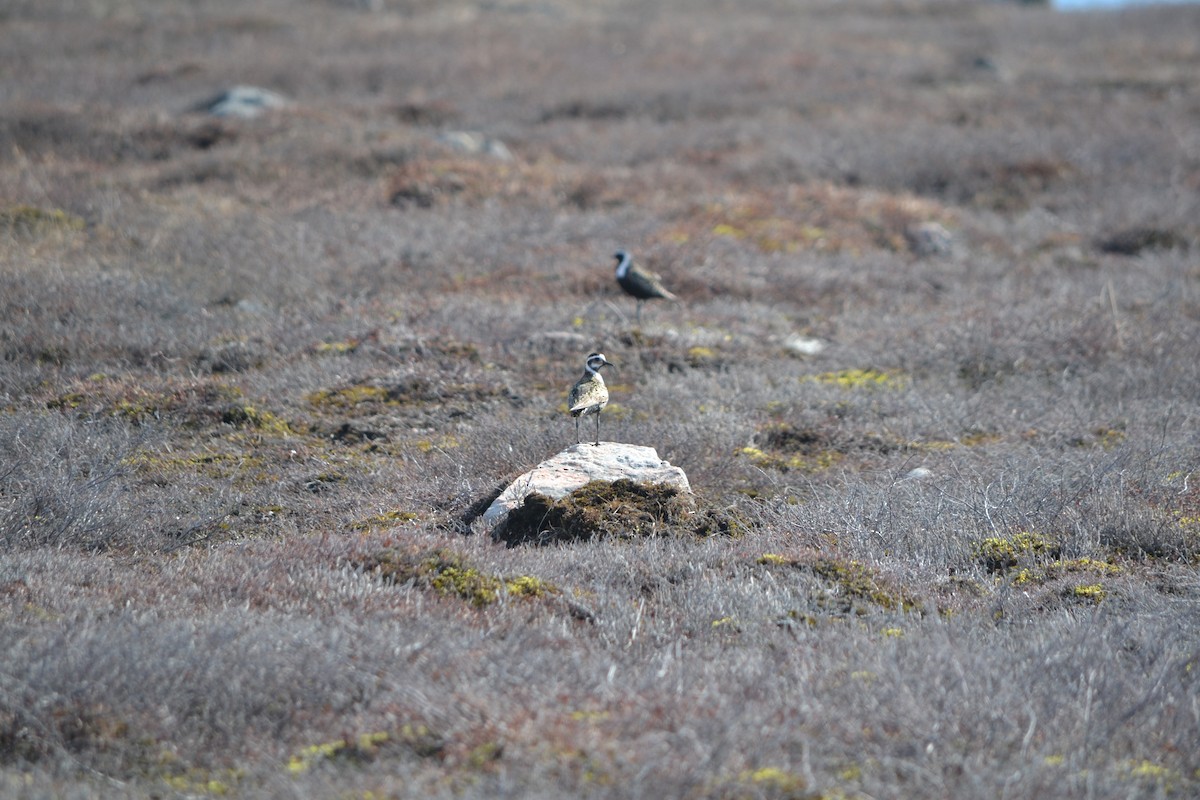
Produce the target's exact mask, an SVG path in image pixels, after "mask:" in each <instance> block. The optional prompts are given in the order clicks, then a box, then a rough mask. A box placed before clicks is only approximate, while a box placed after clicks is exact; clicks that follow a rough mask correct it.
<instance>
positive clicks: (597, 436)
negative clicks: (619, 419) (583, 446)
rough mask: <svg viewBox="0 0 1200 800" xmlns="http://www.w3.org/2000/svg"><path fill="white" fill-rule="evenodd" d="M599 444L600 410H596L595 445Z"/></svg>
mask: <svg viewBox="0 0 1200 800" xmlns="http://www.w3.org/2000/svg"><path fill="white" fill-rule="evenodd" d="M599 446H600V412H599V411H597V412H596V447H599Z"/></svg>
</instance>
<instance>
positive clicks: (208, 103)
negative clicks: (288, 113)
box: [196, 86, 290, 119]
mask: <svg viewBox="0 0 1200 800" xmlns="http://www.w3.org/2000/svg"><path fill="white" fill-rule="evenodd" d="M288 105H290V102H289V101H288V99H287V98H286V97H284V96H283V95H281V94H278V93H277V92H272V91H271V90H270V89H260V88H259V87H257V86H234V87H233V88H231V89H227V90H226V91H224V92H221V93H220V94H219V95H217V96H216V97H213V98H211V99H209V100H205V101H204V102H203V103H201V104H200V105H198V106H197V107H196V110H198V111H207V112H208V113H209V114H212V115H213V116H214V117H237V118H239V119H250V118H252V117H257V116H259V115H260V114H262V113H263V112H265V111H270V110H272V109H276V108H286V107H287V106H288Z"/></svg>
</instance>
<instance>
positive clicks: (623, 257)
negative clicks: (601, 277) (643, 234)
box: [613, 250, 679, 325]
mask: <svg viewBox="0 0 1200 800" xmlns="http://www.w3.org/2000/svg"><path fill="white" fill-rule="evenodd" d="M613 258H615V259H616V260H617V283H619V284H621V288H622V289H624V290H625V294H628V295H631V296H633V297H635V298H637V321H638V324H639V325H640V324H641V323H642V302H643V301H645V300H657V299H659V298H661V299H663V300H679V298H678V297H676V296H675V295H673V294H671V293H670V292H668V291H667V288H666V287H665V286H663V285H662V279H661V278H659V277H658V276H657V275H655V274H654V273H653V272H647V271H646V270H644V269H642V268H641V267H639V266H638V265H637V264H634V263H633V256H631V255H629V253H628V251H625V250H618V251H617V252H616V253H614V254H613Z"/></svg>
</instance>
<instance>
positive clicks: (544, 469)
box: [483, 442, 692, 530]
mask: <svg viewBox="0 0 1200 800" xmlns="http://www.w3.org/2000/svg"><path fill="white" fill-rule="evenodd" d="M621 479H625V480H629V481H632V482H634V483H639V484H665V485H668V486H672V487H675V488H677V489H679V491H680V492H682V493H685V494H691V491H692V488H691V485H690V484H689V483H688V479H687V475H686V474H685V473H684V471H683V470H682V469H680V468H679V467H675V466H672V465H671V463H670V462H668V461H663V460H662V459H661V458H659V457H658V452H657V451H656V450H655V449H654V448H653V447H645V446H643V445H636V444H622V443H620V442H601V443H600V444H599V445H592V444H590V443H584V444H576V445H572V446H571V447H568V448H567V449H566V450H563V451H562V452H561V453H559V454H558V455H556V456H554V457H553V458H550V459H547V460H546V461H543V462H542V463H541V464H538V465H537V466H536V467H534V468H533V469H532V470H530V471H529V472H526V473H525V474H524V475H522V476H521V477H519V478H517V479H516V480H515V481H513V482H512V483H511V484H509V486H508V488H506V489H505V490H504V491H503V492H501V493H500V496H499V497H497V498H496V499H495V500H494V501H492V504H491V506H489V507H488V510H487V511H485V512H484V513H483V523H484V525H485V526H486V527H487V528H488V529H489V530H492V529H495V528H496V527H497V526H498V525H500V524H501V523H502V522H504V520H505V519H506V518H507V517H508V513H509V512H510V511H512V510H513V509H514V508H518V507H519V506H521V504H523V503H524V502H525V498H526V497H528V496H529V495H532V494H539V495H542V496H544V497H548V498H550V499H553V500H557V499H560V498H563V497H566V496H567V495H568V494H570V493H571V492H573V491H575V490H576V489H579V488H581V487H583V486H586V485H587V484H588V483H591V482H592V481H609V482H613V481H618V480H621Z"/></svg>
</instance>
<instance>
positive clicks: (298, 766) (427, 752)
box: [287, 725, 445, 774]
mask: <svg viewBox="0 0 1200 800" xmlns="http://www.w3.org/2000/svg"><path fill="white" fill-rule="evenodd" d="M389 745H390V746H394V747H397V748H402V749H406V750H409V751H411V752H413V753H414V754H416V755H418V756H420V757H422V758H428V757H432V756H437V755H438V754H440V753H441V752H442V750H443V748H444V747H445V742H444V740H443V738H442V737H441V736H439V735H437V734H435V733H433V732H432V731H430V730H429V728H427V727H425V726H424V725H405V726H403V727H402V728H400V729H399V730H397V731H378V732H374V733H363V734H359V735H358V736H355V737H345V738H342V739H334V740H333V741H329V742H323V743H321V744H314V745H310V746H309V747H305V748H304V749H303V750H301V751H300V752H299V753H296V754H295V755H294V756H292V757H291V758H290V759H288V764H287V769H288V772H291V773H293V774H300V773H302V772H307V771H308V770H309V769H311V768H312V767H314V766H315V765H317V764H319V763H321V762H326V761H343V762H364V761H371V760H373V759H375V758H376V756H378V755H379V752H380V750H381V749H383V748H385V747H388V746H389Z"/></svg>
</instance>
